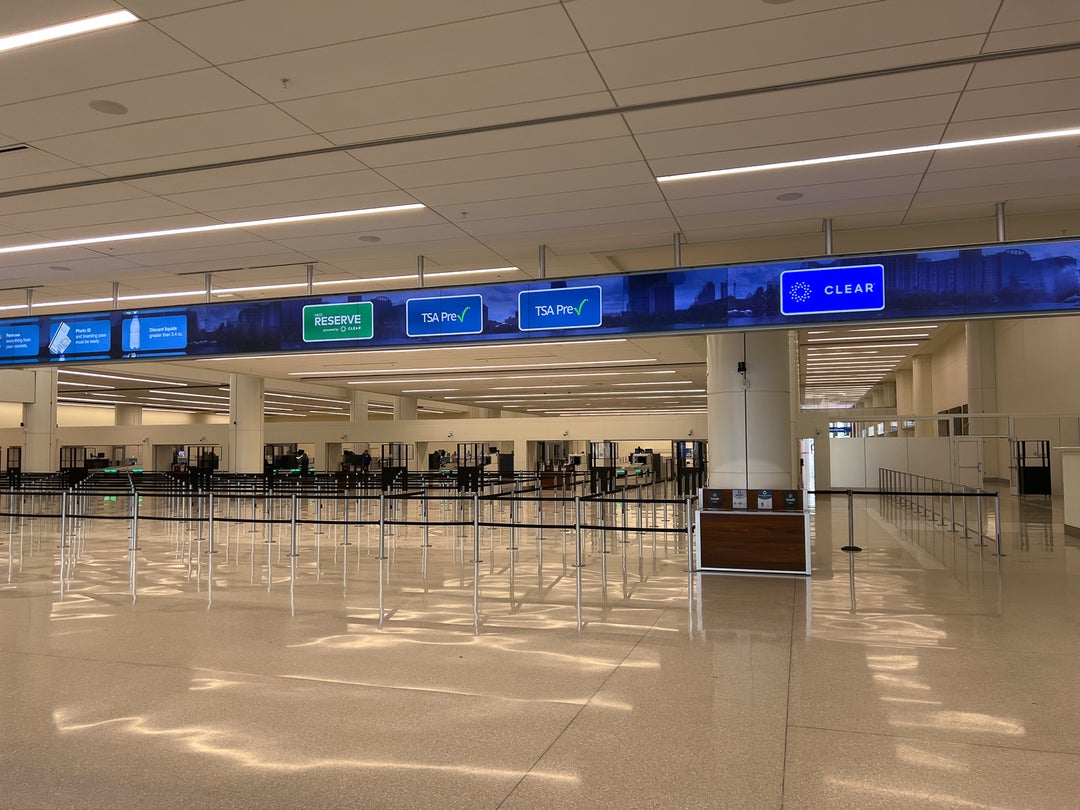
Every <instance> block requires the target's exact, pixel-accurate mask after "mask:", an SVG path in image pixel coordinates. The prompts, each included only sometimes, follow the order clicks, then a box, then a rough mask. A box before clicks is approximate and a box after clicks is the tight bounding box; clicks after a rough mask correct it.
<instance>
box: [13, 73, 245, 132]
mask: <svg viewBox="0 0 1080 810" xmlns="http://www.w3.org/2000/svg"><path fill="white" fill-rule="evenodd" d="M97 99H108V100H109V101H115V102H118V103H120V104H123V105H125V106H126V107H127V108H128V109H129V112H128V114H126V115H108V114H105V113H100V112H97V111H96V110H93V109H91V108H90V106H89V105H90V102H91V101H94V100H97ZM261 103H262V99H260V98H259V97H258V96H257V95H255V94H254V93H252V92H251V91H250V90H248V89H247V88H245V87H243V86H241V85H240V84H238V83H237V82H236V81H234V80H233V79H230V78H228V77H227V76H224V75H222V74H221V72H220V71H218V70H213V69H206V70H193V71H188V72H186V73H176V74H173V75H171V76H158V77H155V78H152V79H141V80H140V81H137V82H128V83H125V84H116V85H113V86H111V87H97V88H94V89H93V90H80V91H79V92H77V93H68V94H65V95H62V96H50V97H48V98H43V99H36V100H34V101H24V102H21V103H19V104H9V105H7V106H6V107H2V108H0V121H2V122H3V126H4V127H5V131H6V132H8V133H10V134H12V135H13V136H14V137H15V138H17V139H18V140H21V141H34V140H37V139H39V138H55V137H57V136H59V135H68V134H71V133H76V132H90V131H95V130H103V129H114V130H118V129H122V128H124V127H128V126H131V125H132V124H136V123H141V122H144V121H153V120H157V119H164V118H178V117H181V116H189V115H196V114H198V113H204V112H211V111H215V110H228V109H233V108H235V107H245V106H246V107H253V106H256V105H258V104H261Z"/></svg>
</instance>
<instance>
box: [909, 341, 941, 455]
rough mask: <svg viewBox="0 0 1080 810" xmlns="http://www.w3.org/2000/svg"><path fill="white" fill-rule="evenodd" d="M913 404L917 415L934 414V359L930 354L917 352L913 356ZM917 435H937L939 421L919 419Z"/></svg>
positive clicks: (916, 429) (916, 428)
mask: <svg viewBox="0 0 1080 810" xmlns="http://www.w3.org/2000/svg"><path fill="white" fill-rule="evenodd" d="M911 404H912V406H913V407H912V410H913V411H914V412H915V415H916V416H932V415H933V414H934V376H933V360H932V356H931V355H929V354H917V355H915V356H914V357H912V358H911ZM915 435H916V436H937V422H934V421H933V420H927V419H920V420H918V421H917V422H916V423H915Z"/></svg>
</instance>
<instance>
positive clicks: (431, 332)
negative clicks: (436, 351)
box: [405, 295, 484, 337]
mask: <svg viewBox="0 0 1080 810" xmlns="http://www.w3.org/2000/svg"><path fill="white" fill-rule="evenodd" d="M483 331H484V298H483V296H480V295H448V296H445V297H441V298H434V297H432V298H409V299H407V300H406V301H405V334H407V335H408V336H409V337H434V336H436V335H479V334H480V333H481V332H483Z"/></svg>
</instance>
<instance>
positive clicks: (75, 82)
mask: <svg viewBox="0 0 1080 810" xmlns="http://www.w3.org/2000/svg"><path fill="white" fill-rule="evenodd" d="M5 13H6V8H5ZM206 66H207V64H206V62H205V61H204V60H202V59H200V58H199V57H197V56H196V55H195V54H193V53H192V52H191V51H189V50H188V49H187V48H185V47H183V46H182V45H180V44H178V43H177V42H175V41H174V40H172V39H170V38H169V37H167V36H165V35H164V34H162V33H161V32H160V31H157V30H155V29H154V28H153V27H152V26H151V25H150V24H149V23H132V24H131V25H122V26H120V27H119V28H110V29H108V30H105V31H95V32H93V33H90V34H84V35H82V36H78V37H71V38H68V39H63V40H57V41H54V42H46V43H43V44H41V45H35V46H34V47H32V48H20V49H19V50H16V51H10V52H8V53H5V54H4V70H5V71H6V72H7V75H9V76H19V77H20V80H19V81H9V82H4V83H3V84H2V85H0V105H5V104H14V103H15V102H18V101H27V100H30V99H35V98H43V97H45V96H53V95H60V94H64V93H74V92H76V91H79V90H88V89H90V88H94V87H109V86H111V85H114V84H121V83H124V82H132V81H136V80H138V79H145V78H148V77H150V76H164V75H167V74H170V73H178V72H180V71H185V70H197V69H199V68H204V67H206ZM0 129H2V127H0Z"/></svg>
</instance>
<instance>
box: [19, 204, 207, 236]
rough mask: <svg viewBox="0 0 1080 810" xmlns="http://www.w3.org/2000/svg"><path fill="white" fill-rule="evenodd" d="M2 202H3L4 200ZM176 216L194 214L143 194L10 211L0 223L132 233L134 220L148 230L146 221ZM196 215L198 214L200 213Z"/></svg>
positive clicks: (26, 228)
mask: <svg viewBox="0 0 1080 810" xmlns="http://www.w3.org/2000/svg"><path fill="white" fill-rule="evenodd" d="M2 202H3V201H0V203H2ZM173 216H180V217H185V218H189V217H192V216H193V215H192V214H191V212H190V210H188V209H186V208H183V207H181V206H179V205H175V204H173V203H170V202H167V201H166V200H162V199H159V198H157V197H150V196H147V195H143V196H141V197H137V198H136V199H131V198H128V199H120V200H117V201H114V202H100V201H99V202H96V203H94V204H93V205H80V206H76V207H73V208H61V209H55V210H53V209H45V210H40V211H25V212H22V213H9V214H5V215H3V216H0V224H3V225H5V226H7V227H9V228H15V229H18V230H23V231H34V232H47V231H55V230H58V229H79V228H87V229H88V232H89V229H90V227H91V226H92V227H94V228H95V229H97V230H100V229H101V228H102V227H104V228H105V229H106V230H109V229H110V228H111V232H115V233H121V232H128V231H129V230H130V228H129V226H130V225H132V223H134V227H135V228H136V229H137V230H147V229H145V228H143V227H142V223H143V221H145V220H150V221H154V222H156V223H157V224H158V225H160V224H161V222H162V220H163V219H164V218H167V217H173ZM194 216H196V217H197V216H198V215H194ZM200 219H201V218H200ZM111 226H115V227H111ZM155 227H156V226H155ZM166 227H168V226H166ZM178 227H182V226H178Z"/></svg>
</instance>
